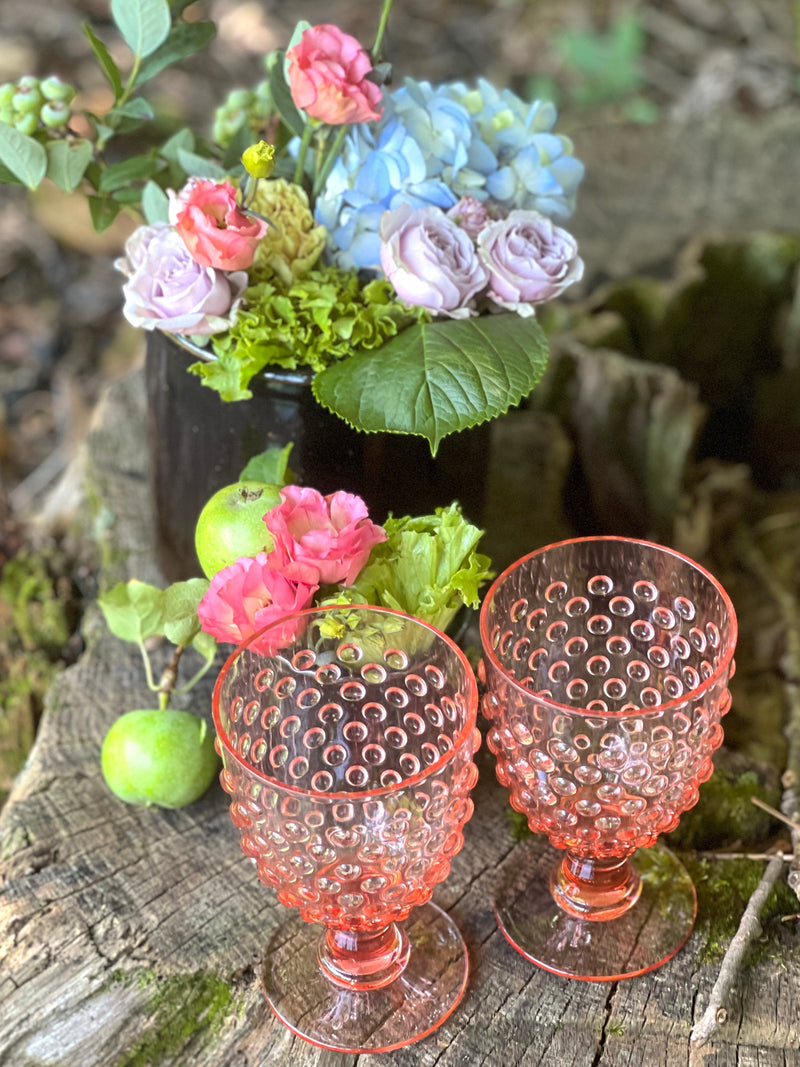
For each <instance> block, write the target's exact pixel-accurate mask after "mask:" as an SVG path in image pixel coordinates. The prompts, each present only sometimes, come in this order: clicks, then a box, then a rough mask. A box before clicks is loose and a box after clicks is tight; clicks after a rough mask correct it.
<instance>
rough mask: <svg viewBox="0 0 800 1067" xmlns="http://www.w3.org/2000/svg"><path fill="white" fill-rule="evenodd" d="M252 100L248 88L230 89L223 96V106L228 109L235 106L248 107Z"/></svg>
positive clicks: (232, 108) (235, 107) (234, 108)
mask: <svg viewBox="0 0 800 1067" xmlns="http://www.w3.org/2000/svg"><path fill="white" fill-rule="evenodd" d="M252 101H253V94H252V93H251V91H250V90H249V89H232V90H231V92H229V93H228V95H227V97H226V98H225V107H226V108H228V109H230V110H236V109H237V108H240V107H243V108H247V107H250V104H251V103H252Z"/></svg>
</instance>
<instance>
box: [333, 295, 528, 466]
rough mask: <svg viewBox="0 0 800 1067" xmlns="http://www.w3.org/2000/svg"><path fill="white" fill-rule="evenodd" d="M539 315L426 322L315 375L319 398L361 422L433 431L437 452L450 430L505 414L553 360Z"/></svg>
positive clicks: (369, 426)
mask: <svg viewBox="0 0 800 1067" xmlns="http://www.w3.org/2000/svg"><path fill="white" fill-rule="evenodd" d="M547 355H548V349H547V339H546V337H545V335H544V333H543V331H542V329H541V327H540V326H539V324H538V323H537V322H536V320H535V319H534V318H532V317H531V318H522V317H521V316H519V315H514V314H499V315H485V316H480V317H477V318H471V319H465V320H462V319H460V320H454V319H451V320H449V321H448V322H432V323H419V324H417V325H414V326H410V327H408V329H406V330H403V331H402V333H400V334H398V336H397V337H395V338H393V339H392V340H391V341H387V342H386V344H384V345H382V346H381V347H380V348H378V349H377V350H375V351H373V352H367V351H362V352H356V353H354V354H353V355H351V356H349V357H348V358H347V359H346V360H343V361H342V362H340V363H334V364H331V365H330V366H329V367H326V368H325V370H323V371H321V372H320V373H319V374H317V375H316V377H315V379H314V385H313V388H314V394H315V396H316V397H317V400H319V402H320V403H321V404H323V405H324V406H325V407H326V408H328V409H329V410H330V411H332V412H333V413H334V414H336V415H339V416H340V417H341V418H343V419H344V420H345V421H346V422H348V423H350V425H351V426H353V427H355V429H357V430H364V431H367V432H379V431H388V432H390V433H410V434H417V435H419V436H422V437H426V438H427V439H428V441H429V442H430V446H431V452H432V453H433V455H436V451H437V449H438V447H439V443H440V441H441V440H442V438H443V437H446V436H447V434H450V433H455V432H456V431H458V430H466V429H468V428H469V427H470V426H477V425H478V424H479V423H481V422H486V421H487V420H489V419H493V418H496V417H497V416H498V415H502V414H504V413H505V412H506V411H508V410H509V408H511V407H513V406H514V405H515V404H518V403H519V402H520V400H522V399H523V397H526V396H527V395H528V393H530V391H531V390H532V389H533V387H534V386H535V385H536V383H537V382H538V381H539V379H540V378H541V376H542V374H543V373H544V369H545V366H546V364H547Z"/></svg>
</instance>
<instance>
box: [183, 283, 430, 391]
mask: <svg viewBox="0 0 800 1067" xmlns="http://www.w3.org/2000/svg"><path fill="white" fill-rule="evenodd" d="M245 300H246V301H247V302H248V303H249V305H250V306H249V307H247V308H245V309H243V310H241V311H240V312H239V315H238V317H237V320H236V322H235V323H234V325H233V326H232V327H231V329H230V330H228V332H227V333H225V334H221V335H217V336H216V337H214V339H213V345H214V353H215V355H216V357H217V359H216V361H212V362H201V363H196V364H193V365H192V366H191V367H190V368H189V369H190V370H191V371H192V373H194V374H197V375H198V376H199V377H200V378H201V379H202V381H203V384H204V385H206V386H208V387H209V388H211V389H215V390H216V391H217V392H218V393H219V394H220V396H221V397H222V399H223V400H246V399H248V398H249V397H250V396H252V393H251V392H250V390H249V389H248V385H249V383H250V380H251V379H252V377H253V375H254V374H257V373H258V372H259V371H261V370H263V369H264V368H265V367H269V366H278V367H284V368H288V369H293V368H296V367H299V366H308V367H309V368H310V369H311V370H315V371H319V370H322V369H323V368H324V367H325V366H326V365H327V364H328V363H330V362H332V361H334V360H340V359H344V358H345V357H350V356H351V353H352V352H353V350H354V349H355V350H370V349H373V348H376V347H378V346H379V345H381V344H383V342H384V341H385V340H386V338H392V337H394V336H395V335H396V334H397V333H398V332H399V331H400V330H402V329H403V328H404V327H405V326H407V325H408V324H409V323H411V322H413V321H414V318H415V317H416V316H415V315H412V314H411V313H409V311H408V310H407V309H406V308H405V307H404V305H402V304H400V303H399V302H398V301H397V300H396V299H394V290H393V289H392V286H391V284H390V283H389V282H387V281H385V280H383V279H381V280H375V281H372V282H370V283H369V284H367V285H366V286H364V287H363V288H361V287H360V286H359V282H358V278H357V276H356V274H355V273H343V272H342V271H340V270H338V269H337V268H334V267H328V268H320V269H316V270H312V271H309V273H308V274H307V275H305V276H304V277H303V278H300V279H299V280H298V281H295V282H294V283H293V284H292V285H291V286H290V287H289V288H286V287H285V286H282V285H281V284H280V283H279V282H277V281H268V282H266V281H265V282H261V283H259V284H256V285H253V286H251V287H250V288H248V289H247V290H245ZM348 362H349V359H348Z"/></svg>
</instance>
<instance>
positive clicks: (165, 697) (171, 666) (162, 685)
mask: <svg viewBox="0 0 800 1067" xmlns="http://www.w3.org/2000/svg"><path fill="white" fill-rule="evenodd" d="M183 650H184V646H183V645H178V646H177V647H176V649H175V652H174V654H173V656H172V659H171V660H170V661H169V663H168V664H167V666H166V667H165V668H164V670H163V672H162V674H161V678H160V679H159V682H158V689H157V690H156V692H157V693H158V707H159V710H160V711H164V709H165V708H166V707H167V705H168V704H169V698H170V696H171V695H172V690H173V689H174V688H175V684H176V682H177V681H178V664H179V663H180V659H181V656H182V655H183Z"/></svg>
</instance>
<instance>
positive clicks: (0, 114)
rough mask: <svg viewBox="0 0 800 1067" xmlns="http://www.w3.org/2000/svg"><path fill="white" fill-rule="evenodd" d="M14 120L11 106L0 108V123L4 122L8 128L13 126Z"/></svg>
mask: <svg viewBox="0 0 800 1067" xmlns="http://www.w3.org/2000/svg"><path fill="white" fill-rule="evenodd" d="M15 118H16V113H15V111H14V108H13V107H11V106H9V107H2V106H0V122H5V123H7V125H9V126H13V125H14V119H15Z"/></svg>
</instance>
